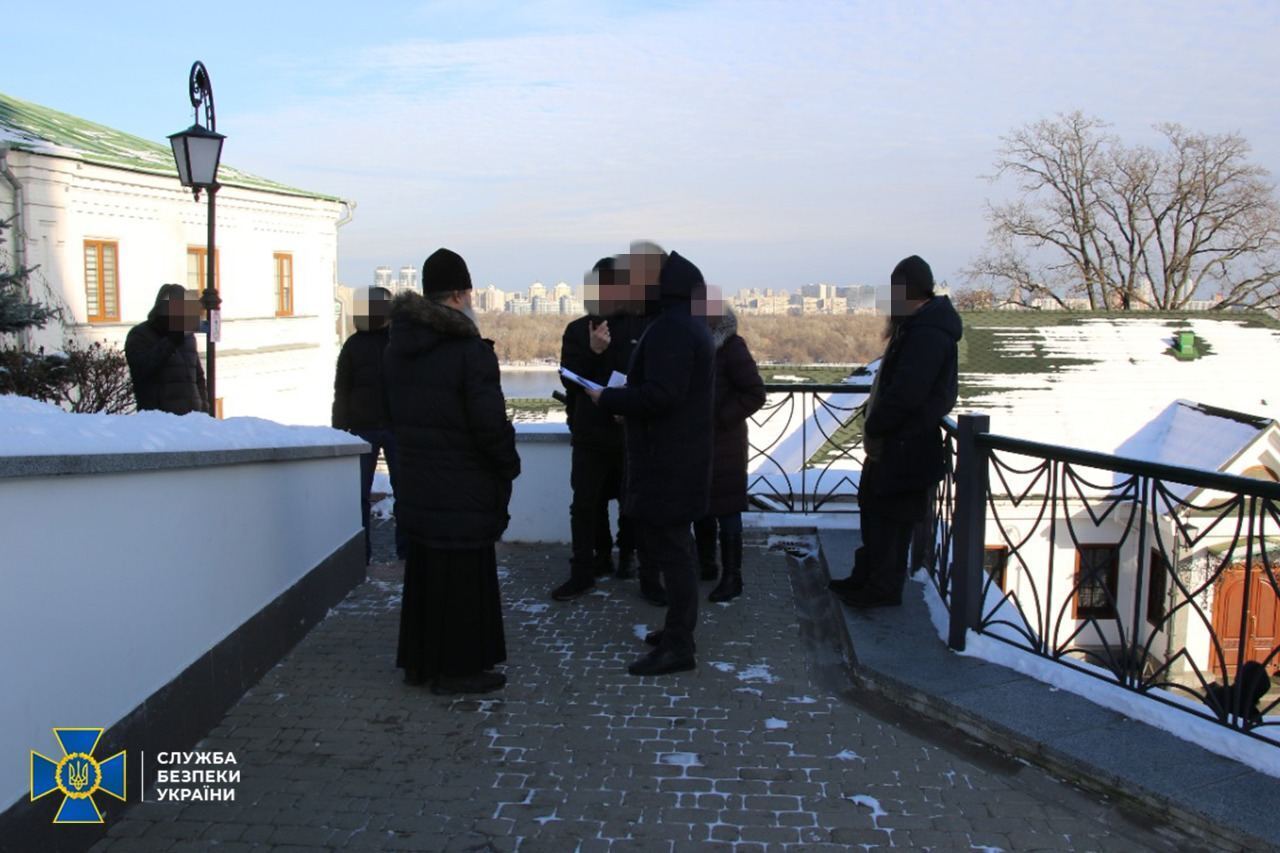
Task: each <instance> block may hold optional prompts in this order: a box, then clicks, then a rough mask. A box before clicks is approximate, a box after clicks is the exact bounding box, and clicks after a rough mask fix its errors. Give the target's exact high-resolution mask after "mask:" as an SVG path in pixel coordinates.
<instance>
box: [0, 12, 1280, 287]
mask: <svg viewBox="0 0 1280 853" xmlns="http://www.w3.org/2000/svg"><path fill="white" fill-rule="evenodd" d="M7 22H8V23H9V25H10V27H11V29H12V31H13V32H14V33H17V34H29V35H32V36H34V35H35V34H43V33H48V34H55V33H56V38H57V44H58V48H59V49H58V56H57V61H50V58H49V43H48V40H47V39H44V38H39V37H22V38H15V39H11V40H10V42H11V43H10V44H9V45H7V47H6V72H5V80H4V82H3V84H2V85H3V88H4V91H5V92H7V93H8V94H11V95H14V96H16V97H19V98H23V99H27V100H31V101H34V102H36V103H40V104H44V105H46V106H49V107H53V108H55V109H59V110H63V111H65V112H68V113H71V114H73V115H77V116H82V117H84V118H87V119H90V120H93V121H98V122H101V123H103V124H106V125H109V126H111V127H115V128H119V129H121V130H125V131H128V132H130V133H134V134H137V135H139V136H142V137H145V138H147V139H151V140H156V141H163V140H164V137H166V136H167V135H168V134H170V133H173V132H174V131H176V130H180V129H182V128H184V127H186V126H187V125H188V124H190V123H191V111H190V107H189V104H188V102H187V96H186V95H187V93H186V82H187V71H188V69H189V67H190V65H191V62H192V60H194V59H201V60H203V61H204V63H205V64H206V66H207V67H208V69H209V72H210V74H211V77H212V80H213V85H214V91H215V95H216V99H217V113H218V129H219V131H220V132H222V133H225V134H226V135H227V143H226V147H225V150H224V154H223V159H224V161H225V162H227V163H229V164H231V165H234V166H237V167H239V168H242V169H245V170H246V171H249V172H252V173H255V174H260V175H263V176H266V177H269V178H272V179H274V180H278V181H281V182H284V183H287V184H291V185H294V186H298V187H303V188H305V189H308V190H312V191H316V192H322V193H326V194H331V195H335V196H340V197H342V198H345V199H349V200H351V201H354V202H355V203H356V207H355V210H354V216H353V218H352V219H351V221H350V222H349V223H347V224H345V225H343V226H342V228H341V229H340V231H339V254H338V258H337V277H338V279H339V280H340V281H342V282H344V283H346V284H350V285H357V286H358V285H360V284H364V283H366V282H367V281H368V272H367V271H368V270H369V269H372V268H373V267H374V266H377V265H379V264H381V263H385V261H386V259H397V260H398V263H397V264H396V268H398V266H399V265H401V264H407V265H410V266H416V267H418V268H420V267H421V263H422V260H423V259H424V258H425V257H426V256H427V255H428V254H430V253H431V252H432V251H433V250H434V249H436V248H437V247H439V246H448V247H449V248H452V249H454V250H456V251H458V252H459V253H460V254H462V256H463V257H464V258H466V260H467V263H468V265H469V267H470V269H471V273H472V278H473V280H474V281H476V282H484V283H486V284H487V283H489V282H493V283H494V284H495V285H496V286H498V287H501V288H504V289H514V288H517V287H523V286H527V284H528V283H529V282H530V281H533V280H541V281H544V282H545V281H552V282H554V281H566V282H570V283H580V282H581V280H582V275H583V273H584V271H585V270H587V269H589V268H590V267H591V265H592V264H593V263H594V261H595V260H596V259H597V258H599V257H601V256H603V255H610V254H614V253H617V252H620V251H625V249H626V246H627V243H628V241H630V240H632V239H637V238H650V239H654V240H656V241H657V242H659V243H661V244H662V245H663V246H665V247H666V248H668V249H673V250H676V251H679V252H681V254H684V255H686V256H687V257H689V258H690V259H691V260H693V261H694V262H695V263H696V264H698V265H699V266H700V267H701V268H702V270H703V272H704V274H705V275H706V277H707V280H708V281H709V282H710V283H712V284H716V285H719V286H720V287H722V288H723V289H724V290H725V292H726V293H730V294H732V293H734V292H735V291H737V290H738V289H740V288H744V287H746V288H766V287H772V288H782V287H788V288H795V287H799V286H801V285H803V284H807V283H814V282H821V281H828V282H835V283H839V284H852V283H865V284H883V283H884V282H885V280H886V279H887V277H888V273H889V271H890V270H891V269H892V268H893V265H894V264H895V263H896V262H897V261H898V260H900V259H901V258H902V257H904V256H906V255H909V254H913V253H918V254H920V255H922V256H923V257H925V258H926V259H927V260H928V261H929V262H930V263H931V264H932V266H933V269H934V272H935V275H936V277H937V278H938V279H939V280H945V281H947V282H948V283H949V284H950V285H951V286H952V287H953V288H954V287H958V286H963V285H965V284H966V282H965V280H964V278H963V271H964V269H965V268H966V267H967V266H968V265H969V264H970V263H972V262H973V260H974V259H975V258H976V257H977V256H978V254H980V252H981V251H982V249H983V247H984V245H985V242H986V233H987V223H986V221H985V220H984V216H983V214H984V209H985V208H984V206H985V204H986V203H987V202H988V201H989V200H992V201H1000V200H1004V199H1007V198H1008V197H1009V196H1010V194H1011V193H1012V192H1013V191H1014V185H1013V184H1012V182H1010V181H1002V182H999V183H994V184H993V183H990V182H988V181H987V180H985V179H984V176H986V175H990V174H991V172H992V171H993V162H994V159H995V156H996V151H997V149H998V148H999V146H1000V138H1001V136H1003V135H1007V134H1008V133H1010V132H1011V131H1013V130H1014V129H1016V128H1018V127H1021V126H1023V125H1025V124H1026V123H1028V122H1032V121H1036V120H1038V119H1041V118H1050V117H1053V116H1054V115H1056V114H1059V113H1064V112H1069V111H1071V110H1076V109H1080V110H1083V111H1085V112H1086V113H1089V114H1091V115H1096V116H1098V117H1100V118H1102V119H1104V120H1107V121H1109V122H1111V123H1112V130H1113V131H1114V132H1115V133H1117V134H1120V135H1121V136H1123V137H1124V138H1125V139H1126V140H1128V141H1130V142H1131V143H1135V144H1137V143H1144V142H1151V143H1154V142H1156V135H1155V133H1154V131H1153V130H1152V126H1153V125H1154V124H1156V123H1158V122H1166V121H1174V122H1180V123H1182V124H1184V125H1186V126H1187V127H1189V128H1192V129H1195V130H1201V131H1206V132H1211V133H1223V132H1232V131H1235V132H1239V133H1241V134H1242V135H1243V136H1244V137H1245V138H1246V139H1247V140H1249V142H1250V143H1251V144H1252V146H1253V151H1252V154H1251V155H1250V160H1251V161H1252V162H1254V163H1257V164H1258V165H1261V166H1263V167H1264V168H1266V169H1268V170H1270V171H1271V173H1272V175H1273V180H1274V176H1275V175H1276V174H1277V173H1280V116H1278V115H1277V113H1276V110H1275V109H1274V105H1275V103H1277V101H1280V97H1277V96H1280V79H1278V78H1277V75H1276V74H1274V71H1273V69H1272V68H1271V62H1270V60H1267V59H1266V57H1267V56H1270V55H1271V54H1272V53H1273V52H1274V50H1273V48H1274V43H1275V41H1276V36H1277V35H1280V5H1278V4H1275V3H1266V2H1256V3H1229V4H1219V3H1214V4H1208V3H1198V2H1190V0H1174V2H1145V0H1135V2H1128V3H1123V4H1108V3H1102V2H1093V0H1079V2H1050V3H1035V4H1030V3H1023V2H1014V0H991V2H982V3H969V4H943V3H926V2H906V3H900V4H882V3H871V2H848V3H843V2H842V3H836V2H831V3H824V2H816V0H815V2H813V3H805V4H775V3H763V2H733V3H730V2H728V0H704V1H702V2H645V3H640V2H619V3H609V4H595V3H581V2H571V0H548V1H547V2H531V3H527V4H506V3H499V2H493V0H479V2H474V3H465V4H464V3H445V2H409V0H388V2H385V3H378V4H376V5H374V6H371V7H369V8H368V9H360V10H359V11H355V10H353V7H351V6H350V5H349V4H344V3H338V2H335V1H334V0H316V2H314V3H311V4H308V5H307V6H306V7H305V11H304V10H303V7H300V6H297V5H295V4H290V3H282V4H261V3H255V4H249V3H245V2H243V0H227V2H225V3H223V4H220V6H219V14H218V15H217V16H216V17H215V18H214V19H212V20H210V21H207V22H202V24H201V38H200V39H198V40H196V41H194V42H193V41H192V40H191V39H183V38H174V37H173V32H174V27H175V23H174V21H173V18H172V14H171V11H170V7H169V6H162V5H160V4H143V3H130V4H125V5H124V7H123V8H121V9H118V10H112V11H111V12H110V13H108V11H107V10H106V9H105V8H104V9H102V10H96V11H93V10H88V11H84V12H83V13H81V12H77V14H74V15H68V14H66V11H65V10H64V9H63V8H61V7H59V6H57V5H56V4H44V5H38V4H37V5H30V4H27V5H23V6H19V7H17V8H15V9H14V10H13V12H12V13H11V14H10V15H9V17H8V18H7ZM281 33H288V34H289V38H287V39H282V38H281V37H280V34H281ZM86 79H92V80H93V81H94V85H93V86H85V85H84V81H85V80H86ZM103 92H110V93H112V95H111V97H104V96H103Z"/></svg>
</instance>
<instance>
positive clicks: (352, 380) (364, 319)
mask: <svg viewBox="0 0 1280 853" xmlns="http://www.w3.org/2000/svg"><path fill="white" fill-rule="evenodd" d="M390 316H391V291H389V290H387V289H386V288H385V287H371V288H369V291H368V293H367V294H366V293H364V292H361V293H360V294H359V295H358V296H357V297H356V313H355V324H356V331H355V334H353V335H352V336H351V337H349V338H347V340H346V341H345V342H344V343H343V344H342V351H341V352H339V353H338V369H337V371H336V373H335V374H334V378H333V421H332V424H333V427H334V429H341V430H346V431H347V432H349V433H351V434H352V435H355V436H358V437H360V438H362V439H364V440H365V441H366V442H368V444H369V452H368V453H364V454H361V456H360V522H361V523H362V524H363V525H364V561H365V563H368V562H369V558H370V556H371V555H372V553H373V549H372V543H371V542H370V540H369V493H370V492H371V491H372V489H373V474H374V469H375V468H376V467H377V464H378V453H379V451H381V452H382V454H383V456H385V457H386V460H387V472H388V473H389V474H390V475H391V491H392V493H393V494H394V493H395V490H396V437H395V433H393V432H392V431H391V415H390V413H389V412H388V411H387V394H386V388H385V387H384V383H383V378H382V356H383V351H384V350H386V348H387V340H388V323H389V320H390ZM405 548H406V545H405V538H404V533H403V531H401V530H400V526H399V525H396V556H397V557H399V558H400V559H402V560H403V559H404V556H405Z"/></svg>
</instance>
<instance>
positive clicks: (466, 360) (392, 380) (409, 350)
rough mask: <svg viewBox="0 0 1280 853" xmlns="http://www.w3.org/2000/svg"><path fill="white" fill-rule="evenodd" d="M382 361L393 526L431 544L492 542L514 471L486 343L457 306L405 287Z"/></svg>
mask: <svg viewBox="0 0 1280 853" xmlns="http://www.w3.org/2000/svg"><path fill="white" fill-rule="evenodd" d="M384 367H385V381H386V384H387V399H388V403H389V405H390V410H391V426H392V429H393V430H394V431H395V437H396V444H397V445H398V449H399V459H398V465H399V473H398V476H397V481H396V489H397V494H396V510H395V511H396V524H397V525H401V526H403V528H404V529H405V531H406V533H408V535H409V536H410V538H412V539H413V540H415V541H417V542H420V543H422V544H424V545H427V546H428V547H432V548H456V549H460V548H482V547H486V546H489V545H492V544H493V543H494V542H495V541H497V539H498V538H499V537H500V536H501V535H502V531H504V530H506V528H507V522H508V521H509V520H510V516H509V515H508V514H507V505H508V503H509V502H510V500H511V481H512V480H514V479H515V478H516V477H517V476H519V474H520V457H519V456H518V455H516V438H515V429H514V428H513V427H512V426H511V422H510V421H508V420H507V412H506V401H505V400H504V399H503V397H502V386H501V384H500V382H499V375H498V357H497V356H496V355H495V354H494V352H493V343H492V342H491V341H486V340H483V339H482V338H481V337H480V332H479V330H478V329H477V328H476V325H475V323H473V322H472V321H471V319H470V318H469V317H467V315H465V314H463V313H462V312H460V311H455V310H454V309H452V308H449V307H447V306H445V305H441V304H439V303H436V302H432V301H430V300H428V299H427V298H425V297H423V296H422V295H420V294H417V293H413V292H408V293H402V294H401V295H400V296H397V297H396V299H395V300H394V301H393V302H392V304H391V340H390V343H388V345H387V349H386V354H385V356H384Z"/></svg>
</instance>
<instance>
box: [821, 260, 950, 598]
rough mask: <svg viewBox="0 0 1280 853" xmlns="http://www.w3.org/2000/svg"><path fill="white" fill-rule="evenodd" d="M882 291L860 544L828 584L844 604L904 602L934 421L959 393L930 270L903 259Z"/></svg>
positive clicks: (934, 471)
mask: <svg viewBox="0 0 1280 853" xmlns="http://www.w3.org/2000/svg"><path fill="white" fill-rule="evenodd" d="M889 289H890V291H891V297H892V299H891V316H890V320H889V331H890V333H889V342H888V344H887V346H886V347H885V352H884V356H883V357H882V359H881V361H880V368H879V370H877V371H876V378H875V382H874V384H873V386H872V389H871V395H870V397H869V398H868V400H867V419H866V423H865V426H864V427H863V436H864V440H863V444H864V448H865V450H866V455H867V456H866V462H865V464H864V465H863V469H862V479H861V482H860V483H859V486H858V504H859V506H860V508H861V513H862V547H861V548H859V549H858V551H859V554H858V557H857V559H856V560H855V564H854V568H853V571H852V572H851V573H850V574H849V577H847V578H843V579H840V580H836V581H833V582H832V589H833V590H834V591H835V593H836V594H837V595H838V596H839V597H840V599H841V600H842V601H844V602H845V603H846V604H849V605H851V606H853V607H859V608H867V607H892V606H896V605H899V604H901V603H902V590H903V585H904V584H905V582H906V578H907V551H908V545H909V543H910V541H911V533H912V529H913V527H914V526H915V525H916V524H917V523H918V522H919V521H921V520H922V519H923V518H924V517H925V512H926V509H927V507H928V502H929V496H930V494H931V492H932V491H933V488H934V487H935V486H936V485H937V483H938V481H939V480H940V479H942V474H943V468H944V459H943V444H942V431H941V428H940V425H939V422H940V421H941V420H942V417H943V416H944V415H946V414H947V413H948V412H950V411H951V408H952V406H954V405H955V402H956V394H957V391H958V387H959V382H958V372H957V348H956V344H957V342H958V341H959V340H960V336H961V334H962V333H963V329H962V325H961V322H960V315H959V314H957V313H956V310H955V308H953V307H952V305H951V300H950V299H948V298H947V297H946V296H935V295H934V293H933V271H932V270H931V269H930V268H929V265H928V264H927V263H925V261H924V259H923V258H921V257H920V256H919V255H912V256H911V257H909V258H906V259H904V260H902V261H901V262H900V263H899V264H898V265H897V266H896V267H894V269H893V273H892V274H891V275H890V277H889Z"/></svg>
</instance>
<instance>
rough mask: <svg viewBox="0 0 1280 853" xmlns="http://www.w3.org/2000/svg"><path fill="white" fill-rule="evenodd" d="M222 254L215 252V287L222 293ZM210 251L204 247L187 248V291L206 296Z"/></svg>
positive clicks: (215, 250)
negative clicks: (205, 283) (205, 284)
mask: <svg viewBox="0 0 1280 853" xmlns="http://www.w3.org/2000/svg"><path fill="white" fill-rule="evenodd" d="M221 254H222V253H221V252H220V251H219V250H217V249H214V250H213V287H214V289H215V290H217V291H219V294H221V291H222V258H221ZM208 271H209V250H208V249H206V248H205V247H204V246H188V247H187V289H188V290H194V291H195V292H196V293H197V294H198V295H200V296H203V295H204V280H205V278H207V277H208Z"/></svg>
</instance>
